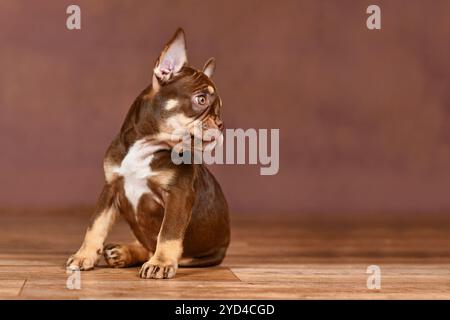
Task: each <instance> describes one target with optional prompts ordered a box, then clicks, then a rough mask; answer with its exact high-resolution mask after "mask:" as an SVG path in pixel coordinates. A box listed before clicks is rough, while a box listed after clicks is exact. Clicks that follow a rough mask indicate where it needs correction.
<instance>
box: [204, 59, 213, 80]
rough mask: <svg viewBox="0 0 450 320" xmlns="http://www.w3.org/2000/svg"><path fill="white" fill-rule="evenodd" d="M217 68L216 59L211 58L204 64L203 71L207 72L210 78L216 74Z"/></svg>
mask: <svg viewBox="0 0 450 320" xmlns="http://www.w3.org/2000/svg"><path fill="white" fill-rule="evenodd" d="M215 70H216V59H214V58H209V59H208V61H206V63H205V65H204V66H203V73H204V74H206V75H207V76H208V77H209V78H212V76H213V75H214V71H215Z"/></svg>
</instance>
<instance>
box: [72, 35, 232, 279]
mask: <svg viewBox="0 0 450 320" xmlns="http://www.w3.org/2000/svg"><path fill="white" fill-rule="evenodd" d="M214 69H215V62H214V59H210V60H208V62H207V63H206V64H205V66H204V68H203V71H199V70H196V69H194V68H192V67H190V66H187V56H186V44H185V36H184V32H183V30H182V29H179V30H177V32H176V33H175V35H174V37H173V38H172V39H171V40H170V41H169V43H168V44H167V45H166V47H165V48H164V50H163V51H162V53H161V55H160V57H159V59H158V60H157V62H156V65H155V68H154V70H153V71H154V72H153V78H152V84H151V85H150V86H148V87H147V88H146V89H145V90H144V91H143V92H142V93H141V94H140V95H139V96H138V97H137V98H136V100H135V101H134V103H133V105H132V106H131V108H130V110H129V112H128V114H127V116H126V118H125V121H124V123H123V125H122V128H121V130H120V133H119V134H118V135H117V137H116V138H115V139H114V141H113V142H112V143H111V145H110V147H109V148H108V151H107V152H106V155H105V159H104V171H105V180H106V181H105V186H104V187H103V191H102V192H101V195H100V198H99V200H98V204H97V207H96V210H95V214H94V216H93V219H92V221H91V224H90V226H89V228H88V229H87V232H86V235H85V238H84V242H83V244H82V245H81V248H80V249H79V250H78V252H77V253H75V254H74V255H73V256H71V257H70V258H69V260H68V261H67V266H68V267H69V268H72V269H80V270H89V269H92V268H94V266H95V265H96V263H97V262H98V260H99V258H100V256H101V255H102V254H103V255H104V257H105V259H106V262H107V263H108V264H109V265H110V266H112V267H128V266H133V265H137V264H141V263H143V265H142V268H141V270H140V276H141V277H142V278H172V277H173V276H174V275H175V273H176V271H177V268H178V265H181V266H192V267H194V266H195V267H197V266H211V265H216V264H219V263H220V262H221V261H222V260H223V258H224V257H225V253H226V250H227V247H228V244H229V241H230V228H229V218H228V206H227V203H226V200H225V197H224V195H223V193H222V190H221V188H220V186H219V184H218V183H217V181H216V180H215V179H214V177H213V176H212V174H211V173H210V172H209V171H208V170H207V169H206V167H205V166H203V165H202V164H180V165H176V164H174V163H173V161H172V158H171V150H172V148H173V147H174V145H175V144H176V142H174V141H172V140H173V136H171V135H172V134H173V133H174V132H177V131H180V130H183V129H188V130H189V132H192V128H193V126H194V125H198V124H199V123H200V124H201V125H202V127H203V128H204V129H219V130H222V129H223V123H222V121H221V119H220V108H221V106H222V102H221V100H220V97H219V95H218V92H217V89H216V87H215V85H214V83H213V82H212V81H211V76H212V74H213V72H214ZM201 138H203V137H201ZM207 142H208V141H205V143H206V144H207ZM185 152H188V151H185ZM119 214H121V215H123V217H124V218H125V219H126V220H127V222H128V223H129V225H130V227H131V229H132V230H133V233H134V235H135V237H136V239H137V241H136V242H134V243H130V244H107V245H104V241H105V239H106V237H107V235H108V232H109V230H110V228H111V226H112V225H113V223H114V220H115V218H116V217H117V216H118V215H119Z"/></svg>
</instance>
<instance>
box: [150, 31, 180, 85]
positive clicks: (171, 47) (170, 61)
mask: <svg viewBox="0 0 450 320" xmlns="http://www.w3.org/2000/svg"><path fill="white" fill-rule="evenodd" d="M186 64H187V52H186V40H185V36H184V31H183V29H181V28H178V30H177V31H176V32H175V35H174V36H173V37H172V39H171V40H170V41H169V42H168V43H167V44H166V46H165V47H164V50H163V51H162V52H161V55H160V56H159V59H158V60H157V61H156V64H155V68H154V69H153V75H154V77H157V78H158V79H159V80H160V81H161V82H162V83H164V82H167V81H168V80H170V78H172V77H173V76H174V75H175V74H177V73H178V72H179V71H180V70H181V68H183V66H184V65H186Z"/></svg>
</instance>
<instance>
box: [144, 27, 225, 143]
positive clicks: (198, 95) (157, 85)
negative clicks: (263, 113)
mask: <svg viewBox="0 0 450 320" xmlns="http://www.w3.org/2000/svg"><path fill="white" fill-rule="evenodd" d="M214 69H215V61H214V59H213V58H211V59H209V60H208V61H207V62H206V64H205V66H204V67H203V70H202V71H200V70H196V69H194V68H192V67H190V66H188V65H187V55H186V45H185V37H184V32H183V31H182V30H181V29H179V30H178V31H177V32H176V34H175V36H174V37H173V38H172V40H171V41H169V43H168V44H167V45H166V47H165V48H164V50H163V51H162V53H161V56H160V57H159V59H158V61H157V62H156V65H155V68H154V73H153V82H152V89H153V101H154V103H153V107H154V108H156V109H157V112H158V115H159V116H158V126H159V128H158V129H159V132H160V133H163V134H165V135H166V136H168V135H174V134H175V135H177V134H183V132H184V133H186V132H189V133H190V134H191V135H196V136H197V134H196V133H195V132H199V131H198V130H194V128H197V129H198V128H199V127H201V128H202V131H203V134H202V136H201V137H199V136H197V138H200V139H202V140H203V141H209V140H211V137H210V136H205V134H204V133H205V131H206V130H209V129H214V130H220V131H222V129H223V122H222V119H221V117H220V109H221V106H222V101H221V100H220V97H219V94H218V92H217V89H216V87H215V85H214V83H213V82H212V80H211V77H212V75H213V73H214Z"/></svg>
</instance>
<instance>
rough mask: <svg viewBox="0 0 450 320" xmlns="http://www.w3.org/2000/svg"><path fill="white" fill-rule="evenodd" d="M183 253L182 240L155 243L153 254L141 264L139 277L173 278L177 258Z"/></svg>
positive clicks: (176, 267) (176, 266)
mask: <svg viewBox="0 0 450 320" xmlns="http://www.w3.org/2000/svg"><path fill="white" fill-rule="evenodd" d="M182 253H183V241H182V240H181V239H180V240H164V241H159V240H158V244H157V245H156V251H155V254H154V255H153V256H152V257H151V258H150V259H149V260H148V261H147V262H146V263H144V264H143V265H142V268H141V271H140V272H139V275H140V277H141V278H147V279H149V278H153V279H169V278H173V277H174V276H175V274H176V272H177V269H178V260H179V259H180V257H181V255H182Z"/></svg>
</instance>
